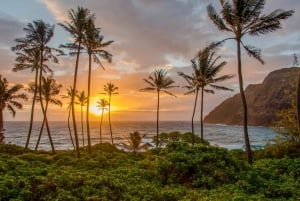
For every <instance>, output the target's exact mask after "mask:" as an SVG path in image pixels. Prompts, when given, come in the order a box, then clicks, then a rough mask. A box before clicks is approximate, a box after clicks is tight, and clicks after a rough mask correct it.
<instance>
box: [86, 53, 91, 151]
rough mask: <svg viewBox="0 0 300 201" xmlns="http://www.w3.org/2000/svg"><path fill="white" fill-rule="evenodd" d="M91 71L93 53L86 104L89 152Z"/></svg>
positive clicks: (89, 146)
mask: <svg viewBox="0 0 300 201" xmlns="http://www.w3.org/2000/svg"><path fill="white" fill-rule="evenodd" d="M91 71H92V55H91V54H90V53H89V74H88V94H87V106H86V129H87V140H88V150H89V153H91V152H92V148H91V134H90V120H89V115H90V92H91Z"/></svg>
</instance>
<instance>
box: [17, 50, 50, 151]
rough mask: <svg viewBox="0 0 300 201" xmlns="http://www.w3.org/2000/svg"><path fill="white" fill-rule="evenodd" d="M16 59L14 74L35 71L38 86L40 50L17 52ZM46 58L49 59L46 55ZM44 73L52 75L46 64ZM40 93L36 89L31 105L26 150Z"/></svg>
mask: <svg viewBox="0 0 300 201" xmlns="http://www.w3.org/2000/svg"><path fill="white" fill-rule="evenodd" d="M16 55H17V57H16V59H15V61H16V62H17V63H15V67H14V68H13V69H12V70H13V72H18V71H22V70H27V69H30V70H31V71H32V72H33V71H35V81H34V83H35V86H37V84H38V77H39V67H40V52H39V50H38V49H23V50H22V51H18V52H16ZM44 58H47V56H46V55H45V56H44ZM42 70H43V71H44V72H47V71H48V72H50V73H52V70H51V69H50V68H49V67H48V66H47V65H45V64H44V66H43V69H42ZM37 93H38V88H35V89H34V94H33V98H32V104H31V113H30V123H29V129H28V134H27V140H26V144H25V149H27V148H28V145H29V141H30V137H31V132H32V125H33V116H34V108H35V102H36V101H35V100H36V96H37Z"/></svg>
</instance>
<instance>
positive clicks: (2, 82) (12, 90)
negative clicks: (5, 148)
mask: <svg viewBox="0 0 300 201" xmlns="http://www.w3.org/2000/svg"><path fill="white" fill-rule="evenodd" d="M8 85H9V84H8V81H7V80H6V79H5V78H2V75H0V144H2V143H3V142H4V123H3V122H4V120H3V110H4V109H6V108H7V110H8V111H10V112H11V114H12V115H13V117H15V115H16V110H15V109H22V108H23V106H22V104H21V103H20V102H18V101H17V100H18V99H21V100H27V95H26V94H24V93H18V92H19V90H20V89H22V88H23V86H22V85H20V84H16V85H13V86H11V87H9V86H8Z"/></svg>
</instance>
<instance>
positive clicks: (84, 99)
mask: <svg viewBox="0 0 300 201" xmlns="http://www.w3.org/2000/svg"><path fill="white" fill-rule="evenodd" d="M76 97H77V99H78V102H75V103H76V104H78V105H80V113H81V135H82V146H83V147H84V134H83V107H84V106H86V103H87V97H86V96H85V92H84V91H81V92H80V93H77V94H76Z"/></svg>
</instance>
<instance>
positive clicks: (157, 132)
mask: <svg viewBox="0 0 300 201" xmlns="http://www.w3.org/2000/svg"><path fill="white" fill-rule="evenodd" d="M158 122H159V91H157V110H156V148H157V147H158V135H159V125H158Z"/></svg>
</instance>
